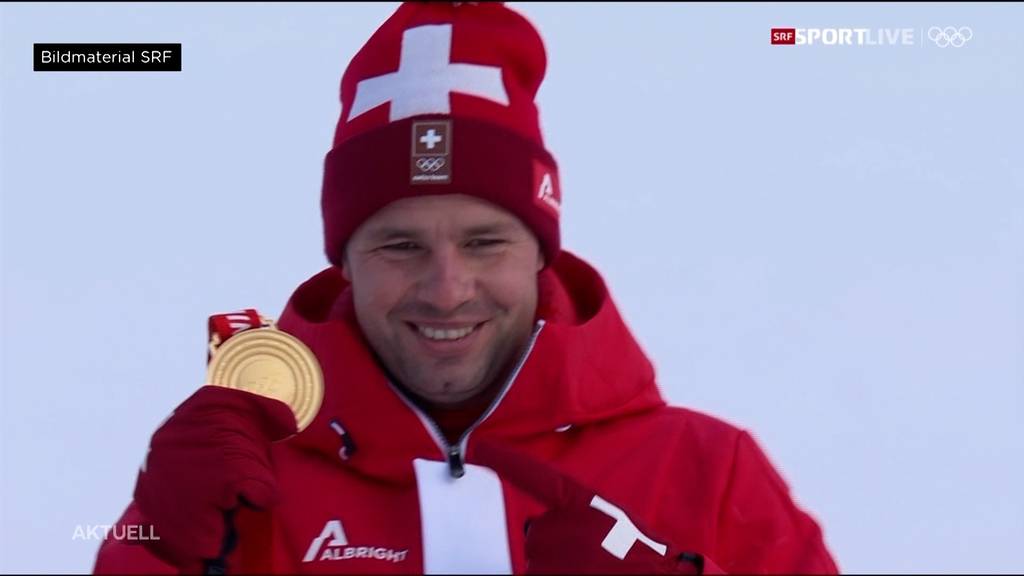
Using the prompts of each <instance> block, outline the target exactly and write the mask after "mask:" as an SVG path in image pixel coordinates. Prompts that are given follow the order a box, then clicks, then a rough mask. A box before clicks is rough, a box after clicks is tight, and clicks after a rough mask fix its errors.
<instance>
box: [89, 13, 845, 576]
mask: <svg viewBox="0 0 1024 576" xmlns="http://www.w3.org/2000/svg"><path fill="white" fill-rule="evenodd" d="M545 63H546V60H545V52H544V47H543V44H542V43H541V39H540V37H539V35H538V34H537V32H536V30H534V28H533V27H532V26H531V25H530V24H529V22H528V21H526V20H525V19H524V18H523V17H522V16H520V15H518V14H517V13H515V12H513V11H511V10H509V9H508V8H506V7H505V6H503V5H501V4H476V3H454V4H444V3H407V4H403V5H402V6H401V7H400V8H399V9H398V11H397V12H396V13H395V14H394V15H393V16H392V17H391V18H390V19H388V20H387V21H386V22H385V23H384V24H383V25H382V26H381V27H380V29H379V30H377V32H376V33H375V34H374V35H373V36H372V37H371V38H370V39H369V40H368V41H367V43H366V44H365V45H364V46H363V48H362V49H361V50H360V51H359V53H358V54H356V56H355V57H354V58H353V60H352V62H351V63H350V65H349V67H348V69H347V70H346V72H345V74H344V77H343V78H342V83H341V103H342V113H341V118H340V120H339V122H338V126H337V131H336V133H335V139H334V145H333V147H332V149H331V151H330V152H329V153H328V154H327V158H326V162H325V172H324V185H323V192H322V209H323V218H324V231H325V249H326V253H327V257H328V259H329V261H330V263H331V266H330V267H329V268H327V269H326V270H324V271H322V272H320V273H319V274H316V275H315V276H313V277H312V278H310V279H309V280H308V281H306V282H305V283H304V284H302V285H301V286H300V287H299V288H298V289H297V290H296V291H295V293H294V294H293V295H292V297H291V299H290V301H289V302H288V305H287V306H286V308H285V310H284V312H283V314H282V315H281V318H280V320H279V321H278V323H277V325H276V326H266V325H264V323H263V321H262V320H261V319H260V317H259V316H258V315H257V314H256V313H255V312H254V311H245V312H243V313H238V314H229V315H219V316H215V317H213V318H212V319H211V328H212V330H213V332H214V333H215V334H216V336H217V338H216V339H215V340H214V344H216V345H220V346H222V347H221V348H217V350H216V351H215V352H214V355H213V363H214V364H217V363H223V362H226V360H224V358H225V357H226V356H227V355H229V353H228V352H227V350H228V347H229V346H233V345H234V344H240V343H242V342H257V343H258V342H262V340H259V338H263V337H265V338H270V339H272V340H273V342H283V341H288V340H287V338H295V339H297V340H298V341H299V342H300V343H301V345H300V346H299V348H288V350H293V351H294V350H298V351H297V352H294V354H293V355H292V356H288V358H293V357H294V358H299V359H301V358H303V357H304V356H303V354H304V353H303V352H301V350H307V351H308V354H309V358H312V359H315V360H310V362H312V364H313V366H314V368H315V370H313V369H310V372H311V373H312V372H314V371H315V372H316V373H318V374H319V375H320V377H321V378H322V380H321V381H322V384H323V386H322V390H323V396H322V402H320V403H319V404H314V408H313V409H308V410H307V409H306V408H307V407H306V405H305V404H302V403H301V402H290V404H285V403H283V402H282V401H281V400H279V399H278V398H281V399H284V400H294V399H293V398H286V397H282V396H281V395H280V394H277V395H275V394H273V393H271V392H274V390H275V386H276V384H275V383H276V382H278V380H279V379H280V378H281V373H283V372H281V371H278V372H274V371H273V370H271V369H270V368H268V367H267V366H263V365H261V364H259V363H258V362H256V361H253V362H250V363H249V364H245V363H244V362H242V364H243V370H242V371H243V372H244V371H245V370H249V371H250V372H248V373H251V378H249V380H250V381H251V382H254V383H255V384H253V385H252V386H250V387H249V390H250V391H245V390H240V389H235V388H229V387H225V386H223V383H222V382H216V381H214V382H210V384H221V385H207V386H203V387H201V388H200V389H199V390H198V391H197V392H196V393H195V394H193V395H192V396H191V397H190V398H188V399H187V400H186V401H185V402H183V403H182V404H181V405H180V406H178V407H177V408H176V409H175V411H174V412H173V413H172V415H171V416H170V417H169V418H168V419H167V421H166V422H165V423H164V424H163V425H161V426H160V428H159V429H158V430H157V431H156V432H155V433H154V435H153V438H152V441H151V447H150V451H149V453H148V454H147V456H146V459H145V462H144V463H143V466H142V468H141V470H140V472H139V475H138V478H137V482H136V486H135V491H134V501H133V502H132V504H131V505H130V506H129V508H128V510H127V511H126V512H125V514H124V516H123V517H122V518H121V520H120V524H121V525H128V524H130V525H141V526H151V527H152V530H153V532H154V533H155V536H156V537H155V538H154V539H152V540H148V541H146V542H138V543H134V544H133V543H128V542H120V541H116V542H115V541H108V542H105V543H104V545H103V546H102V547H101V549H100V552H99V556H98V559H97V563H96V568H95V569H96V571H97V572H104V573H108V572H134V573H142V572H176V571H185V572H207V573H220V572H224V571H228V572H262V573H266V572H287V573H323V574H326V573H370V572H378V573H379V572H397V573H526V572H529V573H702V572H706V573H714V572H720V571H722V570H725V571H729V572H733V571H735V572H746V573H753V572H779V573H795V572H814V573H833V572H835V571H836V566H835V564H834V562H833V561H832V559H831V557H830V555H829V553H828V551H827V550H826V548H825V545H824V543H823V539H822V533H821V530H820V529H819V527H818V525H817V523H816V522H815V521H814V520H813V519H812V518H811V517H810V516H809V515H808V514H806V513H805V512H803V511H801V510H800V509H799V508H798V507H797V506H796V505H795V504H794V503H793V500H792V499H791V497H790V495H789V490H788V487H787V486H786V483H785V482H784V481H783V479H782V478H781V476H780V475H779V474H778V473H777V472H776V471H775V469H774V468H773V467H772V465H771V463H769V461H768V460H767V458H766V457H765V455H764V454H763V452H762V451H761V450H760V449H759V448H758V446H757V444H756V443H755V442H754V440H753V438H752V437H751V435H750V434H748V433H747V432H745V431H743V430H740V429H738V428H735V427H734V426H732V425H730V424H727V423H725V422H722V421H720V420H718V419H715V418H713V417H711V416H708V415H704V414H700V413H698V412H695V411H692V410H688V409H685V408H680V407H671V406H667V405H666V403H665V401H664V400H663V398H662V396H661V394H660V392H659V389H658V385H657V383H656V380H655V376H654V370H653V367H652V365H651V363H650V361H649V360H648V359H647V357H646V356H645V355H644V353H643V351H642V350H641V348H640V346H639V345H638V344H637V342H636V340H635V339H634V338H633V336H632V334H630V332H629V330H628V328H627V327H626V325H625V323H624V322H623V320H622V318H621V317H620V316H619V313H618V311H617V309H616V307H615V304H614V302H613V301H612V299H611V297H610V296H609V292H608V289H607V288H606V286H605V284H604V281H603V280H602V278H601V276H600V275H599V274H598V272H597V271H596V270H594V268H592V267H591V266H590V265H589V264H587V263H586V262H584V261H583V260H581V259H580V258H578V257H576V256H574V255H572V254H571V253H569V252H567V251H565V250H562V248H561V241H560V235H559V218H560V212H561V189H560V186H559V179H558V168H557V165H556V163H555V160H554V157H553V156H552V155H551V153H550V152H548V151H547V150H546V148H545V146H544V143H543V139H542V136H541V129H540V123H539V116H538V113H537V108H536V105H535V102H534V98H535V96H536V93H537V89H538V87H539V86H540V83H541V80H542V78H543V76H544V71H545V65H546V64H545ZM253 335H256V336H257V339H255V340H254V339H253V338H252V336H253ZM285 335H287V338H285ZM280 338H285V340H281V339H280ZM246 339H248V340H246ZM268 341H269V340H268ZM257 345H267V346H269V344H252V345H251V346H250V348H244V347H236V348H235V350H249V351H252V350H255V348H253V347H252V346H257ZM282 346H285V345H283V344H282ZM289 354H292V353H291V352H290V353H289ZM299 364H301V362H300V363H299ZM212 366H213V364H211V374H212V376H211V378H212V379H213V380H217V379H218V378H220V376H219V374H220V372H218V371H217V370H214V369H213V368H212ZM307 367H308V366H307ZM264 392H266V393H267V395H263V393H264ZM285 396H287V395H285Z"/></svg>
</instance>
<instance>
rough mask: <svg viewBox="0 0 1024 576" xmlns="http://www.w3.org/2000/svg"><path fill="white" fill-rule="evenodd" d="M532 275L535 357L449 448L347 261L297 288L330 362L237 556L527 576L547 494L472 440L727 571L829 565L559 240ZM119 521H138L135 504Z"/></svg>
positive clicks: (762, 474) (158, 566)
mask: <svg viewBox="0 0 1024 576" xmlns="http://www.w3.org/2000/svg"><path fill="white" fill-rule="evenodd" d="M539 286H540V305H539V309H538V319H539V320H538V323H537V327H536V329H535V331H534V339H533V340H532V343H531V347H530V350H529V351H528V352H527V353H526V354H525V360H523V361H521V363H520V364H519V365H518V370H517V371H516V373H514V374H513V375H512V377H511V378H510V383H509V384H507V387H506V388H505V390H504V392H503V393H501V394H499V396H498V398H497V400H496V402H495V404H494V405H492V407H491V409H489V410H488V411H487V412H486V413H485V414H484V416H483V418H482V420H481V421H479V422H478V424H477V425H476V426H475V427H473V428H471V429H470V430H469V431H468V432H467V433H466V434H465V435H464V436H463V439H462V441H461V442H460V443H459V445H458V446H455V447H449V446H448V445H447V442H446V441H445V440H444V438H443V436H442V435H441V434H440V433H439V432H438V430H437V428H436V426H435V425H434V424H433V422H432V421H430V419H429V418H428V417H427V416H426V415H424V414H423V413H422V412H420V411H419V410H417V409H416V408H415V407H414V406H413V405H412V404H411V403H409V402H407V401H406V400H404V399H403V397H402V396H401V395H400V394H399V393H397V392H396V390H395V389H394V388H393V387H392V386H391V385H390V384H389V383H388V381H387V379H386V376H385V374H384V373H383V372H382V371H381V370H380V368H379V367H378V365H377V363H376V362H375V360H374V357H373V355H372V354H371V353H370V351H369V349H368V348H367V346H366V344H365V343H364V341H363V339H362V336H361V334H360V331H359V329H358V327H357V325H356V323H355V320H354V313H353V311H352V300H351V292H350V291H349V290H348V285H347V284H346V282H345V280H344V279H343V278H342V277H341V274H340V272H339V271H338V270H337V269H334V268H331V269H327V270H324V271H323V272H321V273H319V274H317V275H316V276H314V277H313V278H311V279H310V280H308V281H307V282H305V283H304V284H302V285H301V286H300V287H299V288H298V290H296V292H295V294H294V295H293V296H292V298H291V300H290V301H289V303H288V306H287V307H286V309H285V311H284V313H283V315H282V316H281V318H280V320H279V321H278V327H279V328H281V329H282V330H285V331H287V332H289V333H291V334H293V335H295V336H296V337H298V338H300V339H301V340H302V341H304V342H305V343H306V344H307V345H308V346H309V347H310V348H311V349H312V350H313V352H314V353H315V354H316V355H317V357H318V358H319V360H320V363H321V365H322V368H323V372H324V377H325V382H326V391H325V398H324V403H323V407H322V408H321V410H320V412H319V414H318V415H317V417H316V419H315V420H314V422H313V423H312V424H311V425H310V426H309V427H308V428H307V429H306V430H304V431H303V432H302V433H300V434H298V435H297V436H294V437H292V438H290V439H288V440H285V441H283V442H280V443H278V444H276V445H275V446H274V447H273V451H272V455H273V459H274V465H275V470H276V473H277V476H278V481H279V483H280V488H281V491H282V494H283V498H282V501H281V504H280V505H278V506H277V507H275V508H274V509H273V510H271V511H270V512H264V513H257V512H250V511H248V510H246V511H243V512H240V513H239V515H238V516H237V517H236V523H237V525H238V532H239V548H238V550H236V552H235V553H234V554H233V555H232V557H231V559H230V560H229V566H232V567H234V568H235V569H236V570H239V569H240V570H242V571H260V572H267V571H284V572H301V573H339V572H340V573H344V572H362V573H368V572H404V573H423V572H456V571H459V570H460V568H462V567H466V566H470V567H471V569H472V571H474V572H491V571H507V570H509V569H511V570H512V571H513V572H517V573H518V572H522V571H523V570H524V567H525V559H524V557H523V526H524V523H525V521H526V520H527V518H528V517H530V516H532V515H536V514H537V513H539V512H540V509H539V504H537V503H536V501H534V500H532V499H530V498H529V497H527V496H525V495H524V494H523V493H522V492H520V491H518V490H517V489H514V488H511V487H510V486H509V484H508V482H507V481H504V480H500V479H499V478H498V477H497V476H495V475H494V474H493V473H492V472H491V471H490V470H489V469H483V468H482V467H478V466H476V465H475V464H474V446H476V445H477V444H478V443H479V442H480V441H482V440H489V441H495V442H501V443H503V444H504V445H506V446H510V447H514V448H516V449H517V450H520V451H522V452H525V453H527V454H529V455H532V456H533V457H535V458H537V459H540V460H543V461H546V462H548V463H550V464H552V465H553V466H555V467H556V468H558V469H559V470H560V471H562V472H563V473H565V474H567V475H569V476H571V477H572V478H573V479H575V480H577V481H578V482H580V483H582V484H584V485H586V486H587V487H589V488H591V489H593V490H595V491H596V492H598V493H599V494H601V495H602V496H603V497H604V498H606V499H607V500H608V501H610V502H612V503H614V504H615V505H617V506H618V507H619V508H621V509H622V510H624V511H625V512H626V513H627V514H628V515H629V516H630V517H631V518H633V519H637V520H638V523H641V524H643V525H646V526H647V527H649V528H650V529H651V530H653V531H654V532H655V533H656V534H658V535H660V536H661V538H663V539H665V540H669V541H670V542H672V543H673V544H674V545H675V546H677V547H679V548H683V549H687V550H692V551H695V552H700V553H703V554H704V555H706V556H707V557H708V558H710V559H711V560H712V561H713V562H714V563H716V564H717V565H718V566H720V567H721V568H722V569H724V570H725V571H727V572H747V573H754V572H816V573H835V572H836V565H835V564H834V562H833V560H832V558H831V557H830V556H829V553H828V551H827V550H826V548H825V545H824V543H823V540H822V534H821V530H820V529H819V527H818V525H817V524H816V523H815V521H814V520H813V519H812V518H811V517H810V516H808V515H807V514H806V513H804V512H803V511H801V510H800V509H798V508H797V507H796V506H795V505H794V503H793V501H792V499H791V498H790V496H789V490H788V488H787V486H786V484H785V482H784V481H783V479H782V478H781V477H780V476H779V474H778V473H777V472H776V471H775V469H774V468H773V467H772V465H771V464H770V463H769V461H768V460H767V458H766V457H765V455H764V454H763V452H762V451H761V450H760V449H759V448H758V446H757V444H756V443H755V441H754V440H753V438H752V437H751V436H750V434H748V433H747V432H745V431H742V430H739V429H737V428H735V427H733V426H731V425H729V424H726V423H724V422H722V421H720V420H717V419H715V418H712V417H710V416H707V415H704V414H701V413H699V412H695V411H692V410H687V409H685V408H677V407H669V406H666V404H665V401H664V400H663V399H662V397H661V395H660V393H659V391H658V387H657V385H656V383H655V377H654V369H653V367H652V365H651V363H650V361H649V360H648V359H647V357H646V356H645V355H644V353H643V351H642V350H641V349H640V346H639V345H638V344H637V342H636V340H635V339H634V338H633V336H632V335H631V334H630V332H629V330H628V328H627V327H626V325H625V324H624V322H623V321H622V318H621V317H620V316H619V313H618V311H617V310H616V307H615V305H614V304H613V302H612V300H611V298H610V297H609V294H608V291H607V289H606V288H605V285H604V282H603V281H602V279H601V277H600V276H599V274H598V273H597V272H596V271H595V270H594V269H592V268H591V267H590V266H589V265H588V264H586V263H584V262H583V261H581V260H579V259H578V258H576V257H574V256H572V255H571V254H568V253H563V255H562V256H561V257H560V258H559V259H558V260H557V261H556V262H555V263H554V265H552V266H551V267H549V268H548V269H547V270H545V271H544V272H543V273H542V274H541V275H540V278H539ZM342 431H343V432H344V436H343V435H342V434H341V432H342ZM346 446H347V449H345V448H346ZM459 466H464V467H465V468H466V471H467V473H466V475H465V477H463V478H460V479H458V480H453V479H452V476H451V475H450V474H449V470H450V469H451V468H452V467H456V468H457V467H459ZM120 522H121V523H122V524H144V522H145V520H144V518H143V517H142V516H141V514H140V512H139V510H137V509H136V507H135V506H134V504H133V505H130V506H129V508H128V510H127V511H126V512H125V515H124V516H123V517H122V518H121V520H120ZM455 562H457V564H456V563H455ZM95 571H96V572H97V573H110V572H173V569H172V568H171V567H170V566H168V565H166V564H163V563H162V562H160V561H159V560H157V559H156V558H155V557H153V556H151V555H150V554H149V553H148V552H146V550H145V549H144V548H143V547H142V546H140V545H133V544H130V543H127V542H122V541H115V540H108V541H106V542H105V543H104V544H103V545H102V547H101V548H100V551H99V555H98V558H97V561H96V566H95Z"/></svg>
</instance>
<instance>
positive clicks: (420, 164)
mask: <svg viewBox="0 0 1024 576" xmlns="http://www.w3.org/2000/svg"><path fill="white" fill-rule="evenodd" d="M443 166H444V158H417V159H416V167H417V168H419V169H420V170H423V171H424V172H437V171H438V170H440V169H441V168H442V167H443Z"/></svg>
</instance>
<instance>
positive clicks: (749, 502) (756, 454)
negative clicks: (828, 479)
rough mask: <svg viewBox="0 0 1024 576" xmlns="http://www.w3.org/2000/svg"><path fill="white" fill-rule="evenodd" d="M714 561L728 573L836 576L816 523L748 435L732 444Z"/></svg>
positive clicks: (740, 436) (743, 434)
mask: <svg viewBox="0 0 1024 576" xmlns="http://www.w3.org/2000/svg"><path fill="white" fill-rule="evenodd" d="M714 558H715V559H716V560H718V561H719V564H720V565H721V567H722V569H724V570H725V571H726V572H729V573H747V574H754V573H789V574H796V573H811V574H836V573H838V568H837V567H836V563H835V561H834V560H833V559H832V556H831V555H830V554H829V552H828V549H827V548H826V547H825V542H824V539H823V536H822V531H821V528H820V527H819V526H818V523H817V522H815V521H814V519H813V518H811V516H810V515H808V514H807V513H806V512H804V511H802V510H800V509H799V508H798V507H797V506H796V504H795V503H794V502H793V499H792V498H791V497H790V494H789V487H788V486H787V485H786V482H785V481H784V480H783V479H782V477H781V476H780V475H779V473H778V472H777V471H776V470H775V468H774V467H773V466H772V465H771V463H770V462H769V461H768V458H767V457H766V456H765V454H764V452H762V450H761V449H760V447H758V445H757V443H756V442H755V441H754V439H753V438H752V437H751V436H750V434H748V433H747V432H742V433H741V434H740V435H739V437H738V438H737V441H736V447H735V454H734V457H733V463H732V471H731V473H730V476H729V480H728V483H727V486H726V488H725V494H724V497H723V500H722V507H721V509H720V510H719V518H718V538H717V546H716V550H715V555H714Z"/></svg>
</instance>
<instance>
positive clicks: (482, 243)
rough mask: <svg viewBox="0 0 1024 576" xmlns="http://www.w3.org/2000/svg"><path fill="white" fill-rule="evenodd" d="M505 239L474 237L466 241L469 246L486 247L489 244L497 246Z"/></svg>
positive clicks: (489, 245)
mask: <svg viewBox="0 0 1024 576" xmlns="http://www.w3.org/2000/svg"><path fill="white" fill-rule="evenodd" d="M504 243H505V241H504V240H501V239H499V238H474V239H472V240H470V241H469V242H467V245H468V246H469V247H470V248H487V247H491V246H499V245H501V244H504Z"/></svg>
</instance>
